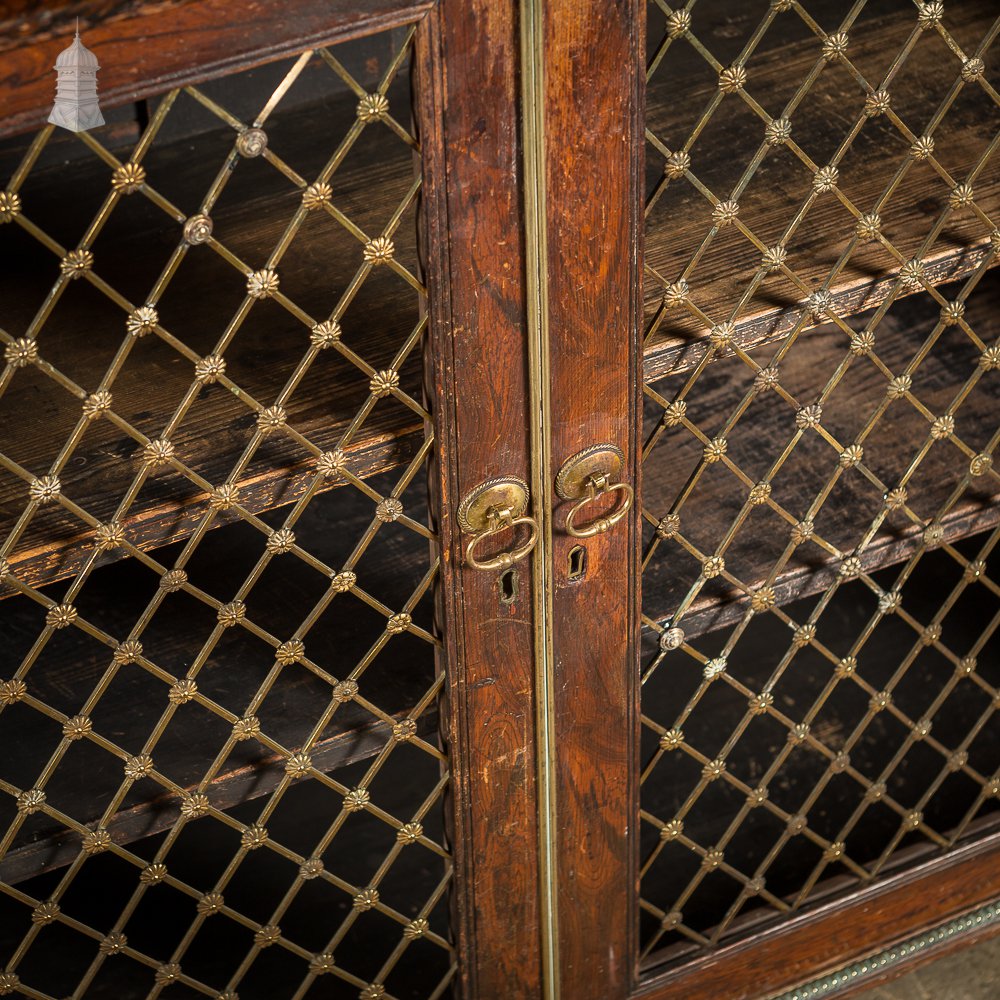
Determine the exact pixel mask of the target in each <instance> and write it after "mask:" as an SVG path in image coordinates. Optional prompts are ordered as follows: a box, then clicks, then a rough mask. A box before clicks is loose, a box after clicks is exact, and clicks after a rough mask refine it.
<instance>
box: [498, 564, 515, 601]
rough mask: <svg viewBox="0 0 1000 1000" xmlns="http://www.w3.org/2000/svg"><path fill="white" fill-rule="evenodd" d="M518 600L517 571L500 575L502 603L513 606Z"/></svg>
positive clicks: (508, 570)
mask: <svg viewBox="0 0 1000 1000" xmlns="http://www.w3.org/2000/svg"><path fill="white" fill-rule="evenodd" d="M516 600H517V570H516V569H507V570H504V571H503V572H502V573H501V574H500V601H501V602H502V603H503V604H513V603H514V602H515V601H516Z"/></svg>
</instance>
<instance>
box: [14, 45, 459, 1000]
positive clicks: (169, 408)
mask: <svg viewBox="0 0 1000 1000" xmlns="http://www.w3.org/2000/svg"><path fill="white" fill-rule="evenodd" d="M413 41H414V29H405V30H395V31H393V32H389V33H386V34H384V35H380V36H373V37H372V38H371V39H369V40H366V42H365V43H364V44H363V45H361V47H360V50H355V49H352V48H351V47H350V46H339V47H336V48H328V49H318V50H316V51H315V52H306V53H303V54H302V55H301V56H300V57H298V58H297V59H294V60H291V61H289V62H286V63H284V64H275V65H272V66H269V67H264V68H262V69H260V70H256V71H253V72H251V73H245V74H241V75H239V76H236V77H231V78H228V79H226V80H220V81H214V82H212V83H208V84H204V85H202V86H199V87H193V86H192V87H186V88H184V89H183V90H178V91H174V92H172V93H170V94H167V95H166V96H164V97H163V98H162V99H160V100H159V101H158V102H157V103H156V104H155V106H154V107H153V109H152V113H151V115H150V118H149V121H148V124H147V125H146V126H145V128H144V129H142V130H141V134H140V135H139V136H138V141H137V142H136V143H135V145H134V147H132V148H128V147H123V137H125V138H127V136H128V133H129V128H130V123H128V122H127V121H126V120H125V118H124V117H123V116H120V115H119V116H118V117H119V120H118V122H117V123H116V122H115V121H114V117H115V116H113V115H111V116H109V118H110V119H111V121H110V124H109V127H108V129H107V130H106V131H104V132H97V133H96V134H93V135H88V134H85V133H84V134H81V135H79V136H78V137H74V138H72V139H71V138H70V137H68V136H67V135H66V134H65V133H62V134H59V133H54V131H53V129H52V128H51V127H46V128H44V129H42V130H41V131H40V132H39V133H38V134H37V135H36V136H34V138H33V139H32V140H31V141H30V144H28V145H27V147H26V148H22V149H21V152H20V153H19V154H18V156H19V162H18V163H17V165H16V167H15V169H14V170H13V174H12V176H11V178H10V181H9V183H8V184H7V186H6V189H5V191H4V192H3V193H0V222H4V223H8V225H5V226H3V227H0V247H2V248H3V250H2V253H3V259H4V265H3V270H4V273H3V276H2V282H3V286H2V290H0V341H2V346H3V350H4V358H5V367H3V368H2V370H0V511H2V514H3V534H2V538H3V542H2V545H0V591H2V592H3V597H4V598H5V600H3V601H2V602H0V620H2V622H3V627H2V631H3V634H4V649H3V659H2V667H0V745H2V746H3V748H4V749H3V752H2V753H0V799H2V802H0V994H7V993H10V992H12V991H13V992H18V991H20V992H21V993H23V994H24V995H25V996H31V997H52V996H67V995H72V996H74V997H82V996H88V997H90V996H94V997H97V996H109V997H110V996H114V997H122V996H140V995H148V996H150V997H155V996H159V995H160V993H161V992H162V991H163V990H164V989H165V988H167V987H170V994H169V995H171V996H181V995H190V996H192V997H194V996H209V997H227V998H233V997H236V995H237V992H239V993H240V995H241V996H243V997H244V1000H246V997H251V996H259V997H275V996H288V997H293V996H294V997H306V996H324V997H326V996H346V997H357V996H361V997H364V998H375V997H383V996H384V997H390V996H398V997H404V996H405V997H428V996H434V997H436V996H440V995H442V994H443V993H444V992H445V991H446V989H447V988H448V984H449V982H450V980H451V978H452V976H453V974H454V965H453V960H452V949H451V945H450V943H449V940H448V931H447V913H446V910H447V899H446V892H447V887H448V884H449V880H450V877H451V866H450V859H449V854H448V851H447V849H446V847H445V846H444V837H443V832H442V829H441V826H442V823H441V818H440V812H441V803H442V796H443V794H444V791H445V788H446V786H447V780H448V775H447V768H446V762H445V758H444V756H443V754H442V752H441V750H440V749H439V744H438V740H437V737H436V725H435V720H436V711H437V708H436V703H437V694H438V691H439V688H440V684H441V678H440V676H439V675H438V673H437V672H436V668H435V663H434V659H435V646H436V645H437V643H438V640H437V639H436V638H435V637H434V634H433V631H432V628H433V625H432V610H431V603H432V601H431V590H432V587H433V585H434V581H435V577H436V574H437V558H436V555H435V554H434V549H433V538H434V536H433V531H432V527H429V521H428V515H427V507H426V501H425V497H424V481H423V476H424V473H425V468H426V464H427V458H428V455H429V453H430V450H431V446H432V434H431V426H432V425H431V419H430V416H429V414H428V413H427V410H426V409H425V407H424V406H423V404H422V402H421V393H422V386H421V378H422V375H421V364H420V353H421V350H422V341H423V337H424V331H425V325H426V317H425V290H424V286H423V284H422V281H421V278H420V271H419V266H418V261H417V253H416V240H415V228H416V227H415V214H416V211H417V198H418V193H419V190H420V173H419V160H418V154H419V146H418V142H417V139H416V137H415V130H414V128H413V127H412V126H411V125H410V124H409V85H408V79H407V71H408V66H409V61H410V55H411V51H412V47H413ZM16 145H17V144H16V143H15V144H14V145H13V146H11V145H10V144H8V146H7V147H5V148H4V149H3V150H0V157H2V156H4V155H7V156H8V158H9V156H10V153H11V150H12V149H13V148H14V147H16ZM15 151H16V149H15ZM333 487H336V488H335V489H334V488H333ZM216 528H218V530H212V529H216ZM125 557H128V558H125ZM116 560H117V562H116ZM110 563H115V564H114V565H108V564H110ZM56 955H58V961H54V956H56Z"/></svg>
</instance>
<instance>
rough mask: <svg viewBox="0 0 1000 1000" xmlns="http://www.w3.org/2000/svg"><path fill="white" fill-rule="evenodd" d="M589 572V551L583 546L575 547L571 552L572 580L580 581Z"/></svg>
mask: <svg viewBox="0 0 1000 1000" xmlns="http://www.w3.org/2000/svg"><path fill="white" fill-rule="evenodd" d="M586 572H587V550H586V549H585V548H584V547H583V546H582V545H574V546H573V548H571V549H570V550H569V571H568V572H567V576H568V577H569V578H570V579H571V580H580V579H582V578H583V576H584V574H585V573H586Z"/></svg>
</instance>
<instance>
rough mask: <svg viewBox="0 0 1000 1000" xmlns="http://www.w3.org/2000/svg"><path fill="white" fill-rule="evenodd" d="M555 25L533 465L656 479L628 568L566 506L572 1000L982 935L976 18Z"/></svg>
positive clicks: (992, 671) (969, 13)
mask: <svg viewBox="0 0 1000 1000" xmlns="http://www.w3.org/2000/svg"><path fill="white" fill-rule="evenodd" d="M737 7H738V9H736V8H737ZM565 8H566V9H565V10H564V11H563V12H562V13H563V15H564V16H563V17H560V16H559V15H558V14H556V13H554V12H552V13H550V14H548V15H547V16H546V18H545V29H544V32H543V34H544V37H545V40H546V46H547V47H546V72H547V78H546V91H545V100H546V115H547V117H546V128H547V133H546V141H547V144H548V145H547V156H548V161H547V162H548V174H547V179H548V196H549V198H550V204H549V208H548V219H549V229H548V240H549V258H548V277H549V303H550V307H549V322H550V325H551V330H550V335H551V342H552V344H553V347H552V354H551V359H552V361H551V363H552V369H553V371H552V376H551V385H552V393H553V414H554V416H553V430H552V440H553V453H552V456H551V465H550V467H549V469H548V472H549V475H550V476H551V477H555V476H556V475H557V473H558V471H559V469H560V468H561V466H562V463H563V462H564V461H565V459H566V458H568V457H570V456H571V455H572V454H573V453H574V452H575V451H576V450H577V449H580V448H583V447H588V446H592V445H599V444H602V443H605V442H607V443H613V444H616V445H617V446H618V447H620V448H621V449H622V450H623V451H624V452H625V454H626V455H631V454H636V453H637V454H638V455H639V456H640V459H641V471H640V472H637V473H636V476H637V480H636V481H639V484H640V485H639V487H638V496H639V498H640V503H639V506H640V508H641V521H640V523H639V526H638V530H639V532H640V535H641V537H640V540H639V544H640V545H641V557H640V561H639V566H640V567H641V572H640V571H639V570H636V571H634V572H633V571H632V567H633V563H632V559H633V556H632V555H631V553H632V551H633V549H632V547H631V545H630V543H629V540H628V529H629V525H628V519H627V518H626V519H624V520H622V521H620V522H619V523H618V524H617V525H614V526H611V527H609V530H607V531H606V532H604V533H602V534H600V535H599V536H597V537H596V539H593V540H588V541H586V542H583V541H581V542H578V543H577V542H576V541H575V540H574V539H571V538H569V537H567V531H566V526H567V522H566V520H565V518H566V512H567V511H568V510H570V509H571V505H570V503H569V502H563V503H561V504H560V505H559V506H558V507H557V511H562V512H563V513H562V514H561V515H560V514H558V513H557V515H556V520H555V523H554V527H553V532H554V536H553V538H554V540H553V545H552V551H553V565H552V574H553V632H554V636H555V654H554V659H553V664H554V665H553V673H554V681H553V688H552V717H553V720H554V729H555V736H554V741H553V753H554V757H555V760H556V773H557V776H558V780H557V786H556V795H555V814H556V817H557V819H556V822H555V827H556V829H557V831H558V833H557V834H556V836H555V838H554V840H555V843H556V845H557V854H558V858H559V864H558V868H557V876H558V881H557V888H556V893H557V896H558V898H559V900H560V904H561V905H560V906H559V907H558V922H559V923H558V927H559V934H558V944H559V962H560V965H559V967H560V970H561V971H560V982H561V983H562V984H563V988H564V990H565V992H566V994H567V995H571V996H574V997H576V996H624V995H627V994H629V993H634V994H636V995H642V996H657V997H677V998H680V997H683V998H685V1000H695V998H701V997H705V998H707V997H719V996H725V997H754V996H762V995H769V996H770V995H774V994H776V993H778V992H780V991H781V990H782V989H788V988H791V987H793V986H796V985H798V984H801V983H803V982H805V981H807V980H810V979H811V978H814V977H816V976H818V975H820V974H821V973H828V972H829V971H830V970H831V969H837V968H840V967H843V966H844V965H847V964H848V963H850V962H852V961H855V960H857V959H859V958H863V957H866V956H870V955H871V954H872V952H877V951H878V950H879V949H881V948H885V947H888V946H889V945H894V944H896V943H898V942H899V941H900V940H901V939H906V938H909V937H910V936H913V940H912V941H909V943H908V944H907V945H906V947H905V948H901V949H897V950H896V951H891V952H887V953H885V954H882V955H878V956H876V958H875V959H871V960H869V961H868V962H867V964H865V965H862V966H859V967H857V968H854V969H853V970H852V971H851V972H850V975H849V976H847V977H844V978H842V979H837V978H835V977H832V978H829V979H828V980H827V981H822V982H819V983H816V984H815V987H814V992H810V993H809V994H808V995H828V994H830V995H832V993H833V992H834V991H835V990H837V989H839V988H841V987H842V986H843V983H844V982H845V981H847V979H851V980H852V981H853V980H854V979H856V978H857V977H858V976H859V975H863V974H864V973H866V972H869V973H872V972H877V970H881V969H885V968H891V967H892V965H893V964H894V963H896V962H898V961H899V960H900V958H901V957H902V956H904V955H911V956H914V955H916V956H918V955H920V954H930V953H933V950H934V948H935V947H938V944H936V942H940V941H943V940H946V939H948V940H954V936H955V932H957V931H959V930H961V929H962V928H966V929H967V928H970V927H975V926H982V927H989V926H990V925H991V924H992V925H993V926H995V922H996V915H997V914H996V906H995V905H992V906H986V904H990V903H992V902H993V901H995V899H996V897H997V896H998V894H1000V882H998V877H997V871H998V867H997V863H996V861H997V857H998V855H997V851H998V849H1000V839H998V833H997V825H996V823H997V818H998V813H997V795H998V793H1000V770H998V768H1000V715H998V710H1000V698H998V693H1000V687H998V685H1000V673H998V664H1000V657H998V653H997V651H998V645H997V642H998V640H997V636H996V630H997V625H998V622H1000V618H998V611H1000V603H998V593H1000V591H998V590H997V586H996V582H995V581H996V575H997V574H996V566H995V563H996V557H995V554H994V547H995V545H996V543H997V541H998V540H1000V534H998V531H997V524H998V512H1000V504H998V495H1000V478H998V476H997V474H996V471H995V469H994V462H993V458H994V456H993V452H994V449H995V447H996V443H997V440H998V428H997V420H996V413H997V395H998V393H1000V380H998V377H997V365H998V363H1000V361H998V356H997V346H996V341H997V333H998V331H997V329H996V308H995V306H996V296H997V294H998V286H997V283H996V280H995V277H994V274H993V273H991V268H992V267H993V265H994V264H995V263H996V261H997V259H998V258H997V251H998V249H1000V243H998V236H997V205H996V198H997V194H998V191H1000V188H998V175H997V170H996V163H995V156H994V148H995V142H996V126H997V122H998V103H997V94H996V90H995V89H994V83H995V81H993V80H992V79H991V77H992V74H991V71H990V58H989V53H990V51H991V46H992V45H993V41H994V38H995V36H996V33H997V29H998V22H997V20H996V13H995V11H991V10H989V9H988V8H987V6H985V5H983V4H980V3H976V2H968V3H963V2H955V3H951V4H947V5H944V6H942V5H941V4H934V3H920V4H910V3H898V4H897V3H885V4H882V3H867V4H866V3H857V4H846V3H836V2H823V0H815V2H808V0H803V2H799V0H779V2H773V3H770V4H768V3H763V2H762V3H759V4H743V5H733V4H730V3H725V2H722V0H719V2H713V0H698V2H696V3H688V4H685V5H683V6H682V5H679V4H677V5H675V4H668V3H664V2H660V0H655V2H651V3H649V4H648V5H642V7H641V8H640V7H638V6H634V7H629V5H616V6H615V8H614V10H613V11H612V10H611V9H609V7H608V5H604V4H596V3H595V4H585V3H584V4H572V5H570V4H567V5H565ZM640 75H644V76H645V80H644V81H643V83H644V87H643V85H642V84H641V83H640V82H638V81H637V79H636V77H637V76H640ZM643 89H644V90H645V98H644V101H635V97H636V95H639V94H641V92H642V91H643ZM570 95H572V96H570ZM633 101H635V103H632V102H633ZM637 107H638V108H639V109H641V119H640V123H639V124H637V122H636V115H635V110H636V108H637ZM642 131H644V135H642V136H641V138H640V135H641V132H642ZM634 157H639V158H640V159H641V163H640V164H636V163H635V161H634V159H633V158H634ZM640 171H641V174H640ZM637 176H641V178H642V179H641V180H640V181H636V180H635V178H636V177H637ZM637 219H641V220H642V222H637V221H636V220H637ZM630 227H631V228H630ZM640 230H641V232H640ZM640 240H644V265H643V267H642V272H641V276H640V275H639V274H638V273H637V271H636V269H635V268H634V266H633V261H634V259H635V258H634V256H633V254H634V247H635V246H636V243H637V242H638V241H640ZM640 289H641V295H640V296H639V299H640V301H638V302H635V301H634V300H633V299H632V298H631V296H633V295H635V294H636V292H637V291H638V290H640ZM633 321H635V322H637V324H638V330H633V329H632V327H631V326H630V324H631V323H632V322H633ZM633 333H634V334H635V336H634V339H632V334H633ZM640 345H641V347H640ZM640 355H641V365H638V366H635V367H636V368H637V369H638V374H637V375H636V377H635V379H634V381H636V382H641V384H642V387H643V388H642V393H643V398H642V407H641V417H640V416H639V413H640V411H639V410H638V409H632V410H630V408H631V407H634V402H633V399H634V397H633V387H632V386H633V378H632V377H631V371H632V369H633V366H634V365H635V362H634V358H636V357H637V356H640ZM629 413H631V415H632V418H633V422H632V423H628V424H627V423H626V420H627V414H629ZM640 426H641V443H640V444H638V445H633V442H632V440H631V437H630V435H631V434H633V433H636V432H638V429H639V427H640ZM632 448H634V449H635V450H634V451H632V450H631V449H632ZM628 465H629V463H628V461H626V463H625V472H624V475H625V476H628ZM629 481H632V480H629ZM596 492H597V493H598V494H599V495H600V496H604V495H605V493H606V491H605V490H602V489H600V488H598V489H597V490H596ZM605 502H606V503H607V504H608V509H611V508H612V505H613V504H614V503H616V502H617V500H616V498H614V497H612V496H610V495H607V496H606V499H605ZM560 517H562V520H560ZM585 520H586V517H585V516H584V515H583V513H582V512H581V515H579V517H578V520H576V521H574V522H573V523H574V524H577V523H580V522H583V521H585ZM574 544H582V545H585V546H586V549H587V566H586V572H585V574H583V575H582V577H581V576H579V575H578V576H577V577H576V578H572V577H573V572H572V567H573V564H572V563H571V562H570V561H568V552H567V550H568V549H569V547H570V546H572V545H574ZM640 589H641V594H642V596H641V601H642V617H641V634H640V636H639V641H638V643H637V644H636V642H635V633H634V631H633V629H632V623H633V622H634V620H635V619H634V617H632V616H631V615H630V612H629V608H630V607H631V606H632V602H633V601H634V600H635V595H636V592H637V591H638V590H640ZM635 650H637V655H635V652H634V651H635ZM984 906H985V908H984V909H978V910H977V907H978V908H983V907H984ZM969 914H972V915H971V916H968V915H969ZM959 915H961V916H960V919H957V921H956V922H954V923H949V924H947V925H946V931H944V932H939V933H935V934H930V935H928V934H925V932H926V931H927V930H928V928H933V927H935V926H937V925H942V924H945V922H946V921H949V920H953V919H954V918H956V917H958V916H959ZM796 995H805V994H796Z"/></svg>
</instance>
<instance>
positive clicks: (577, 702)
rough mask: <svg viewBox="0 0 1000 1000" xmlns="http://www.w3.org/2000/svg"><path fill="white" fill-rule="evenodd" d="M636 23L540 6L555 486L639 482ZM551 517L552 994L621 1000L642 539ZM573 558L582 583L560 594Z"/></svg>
mask: <svg viewBox="0 0 1000 1000" xmlns="http://www.w3.org/2000/svg"><path fill="white" fill-rule="evenodd" d="M644 10H645V4H643V3H638V2H625V3H620V4H614V5H611V4H607V3H603V2H600V0H598V2H586V3H555V4H547V5H545V7H544V38H545V45H544V53H545V133H546V134H545V141H546V150H547V153H546V181H547V185H546V198H547V210H548V220H547V221H548V233H547V240H548V259H547V261H546V264H547V281H548V293H549V316H548V320H549V334H550V349H551V368H552V370H551V379H550V383H551V399H552V402H551V408H552V426H551V428H550V429H549V430H550V432H551V442H552V444H551V448H552V463H553V464H552V468H550V469H549V470H548V475H549V476H550V481H551V480H552V479H554V478H555V476H556V474H557V472H558V471H559V468H560V467H561V466H562V464H563V462H564V461H565V460H566V459H568V458H569V457H570V456H572V455H574V454H575V453H577V452H578V451H580V450H582V449H584V448H587V447H590V446H592V445H597V444H604V443H608V444H612V445H615V446H617V447H619V448H620V449H621V450H622V451H623V452H624V453H625V455H626V456H627V457H626V464H625V468H624V470H623V479H624V480H625V481H626V482H628V483H630V484H636V483H637V475H638V470H637V465H638V458H637V454H638V447H637V441H636V436H637V431H638V425H639V416H638V414H639V395H638V394H639V386H640V378H641V377H640V373H639V371H638V366H637V344H638V333H637V329H638V313H639V305H640V304H639V297H638V294H637V284H638V276H639V270H638V252H639V246H638V243H637V240H638V239H639V231H640V223H639V218H638V202H639V187H640V168H639V163H638V162H637V157H638V152H639V150H640V148H641V134H642V133H641V123H640V115H641V108H642V75H641V72H640V58H639V54H638V52H637V44H638V39H639V38H641V37H642V36H643V30H644V29H643V24H644V19H643V12H644ZM542 378H545V375H544V374H543V375H542ZM556 504H557V507H556V512H555V517H554V538H553V544H552V556H551V558H552V564H551V565H552V569H551V578H552V580H553V587H554V592H553V595H552V615H553V620H552V642H553V647H554V666H553V674H554V703H553V705H552V713H553V727H554V739H555V747H556V761H555V776H556V806H555V811H556V816H555V830H556V843H557V848H558V867H557V881H556V887H555V892H556V899H557V901H558V906H557V919H558V940H559V949H558V961H559V984H560V989H561V991H562V994H561V995H562V996H566V997H574V998H581V1000H582V998H585V997H593V998H598V997H612V996H623V995H625V993H626V991H627V989H628V985H629V983H630V982H631V980H632V977H633V974H634V969H633V963H634V958H633V956H634V954H635V907H634V903H633V895H632V890H633V886H634V880H635V870H636V869H635V862H634V847H635V842H634V840H632V839H630V838H631V837H632V835H633V833H634V830H635V822H634V817H635V810H636V796H637V790H636V775H637V770H636V767H637V765H636V754H637V749H636V736H637V727H638V710H637V700H638V694H637V689H636V683H635V679H636V677H637V673H636V671H635V667H634V658H635V656H636V633H637V615H638V608H637V596H638V595H637V593H636V587H635V583H636V579H637V573H638V569H637V561H636V555H637V544H638V543H637V539H638V531H637V523H636V518H635V514H634V511H633V514H632V515H630V516H629V517H626V518H625V519H624V520H623V521H621V522H619V523H618V524H617V525H616V526H615V527H614V528H613V529H612V530H611V531H609V532H608V533H606V534H603V535H598V536H595V537H593V538H590V539H587V540H586V541H583V542H581V543H578V541H577V539H575V538H572V537H571V536H569V535H568V534H567V533H566V531H565V518H566V515H567V512H568V510H569V504H567V503H565V502H561V501H559V500H556ZM603 506H604V508H605V509H606V508H607V502H604V504H603ZM601 507H602V504H595V505H594V508H593V509H592V510H591V511H590V512H589V515H590V516H597V515H598V513H600V512H601ZM584 520H586V518H585V519H584ZM577 544H582V545H583V546H584V548H585V550H586V559H587V564H586V572H585V574H584V575H583V577H582V578H579V579H570V578H569V553H570V550H571V549H572V548H574V547H575V546H576V545H577Z"/></svg>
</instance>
